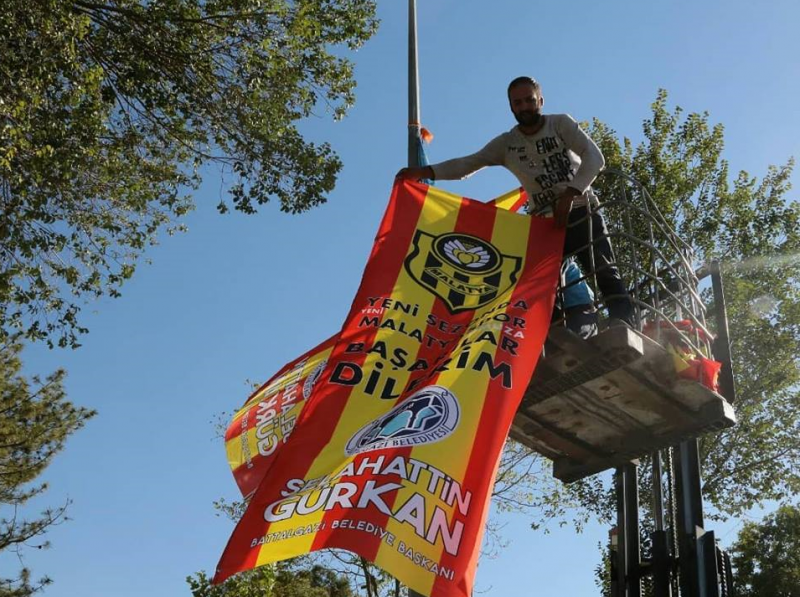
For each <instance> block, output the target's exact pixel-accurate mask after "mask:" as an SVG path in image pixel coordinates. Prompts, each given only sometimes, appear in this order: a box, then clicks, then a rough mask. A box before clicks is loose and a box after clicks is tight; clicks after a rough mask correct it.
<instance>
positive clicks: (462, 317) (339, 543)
mask: <svg viewBox="0 0 800 597" xmlns="http://www.w3.org/2000/svg"><path fill="white" fill-rule="evenodd" d="M496 214H497V211H496V210H494V209H492V210H488V209H486V207H485V204H484V203H483V202H481V201H474V200H471V199H466V198H462V199H461V207H460V208H459V212H458V216H457V217H456V223H455V226H454V227H453V231H454V232H461V233H468V234H472V235H474V236H479V237H482V238H487V239H489V240H491V238H492V231H493V229H494V222H495V218H496ZM403 258H405V253H404V254H403ZM365 277H366V276H365ZM362 304H363V303H362ZM431 314H433V315H434V316H435V317H436V320H437V321H438V320H446V321H449V322H451V323H453V324H456V325H463V326H464V329H466V327H467V326H468V325H469V323H470V321H471V320H472V318H473V316H474V314H475V312H474V311H463V312H461V313H458V314H456V315H453V314H451V313H450V310H449V309H448V308H447V306H446V305H445V303H444V301H443V300H442V299H440V298H438V297H436V299H435V300H434V302H433V305H432V308H431ZM348 319H349V318H348ZM435 329H436V327H435V325H430V324H428V325H427V326H426V328H425V334H426V336H427V335H431V334H432V332H433V331H435ZM453 342H454V343H457V342H458V339H456V338H454V339H453ZM437 352H438V351H437V347H436V346H433V345H429V346H426V345H425V343H422V344H421V345H420V349H419V350H418V351H417V355H416V357H415V358H417V359H420V358H422V359H425V360H426V361H429V362H430V361H432V360H433V356H434V355H436V353H437ZM425 373H428V372H425V371H423V372H421V374H420V375H418V376H417V377H416V379H419V378H420V377H423V376H424V375H425ZM438 377H439V375H438V374H437V375H436V376H435V377H434V378H431V379H430V380H429V381H428V382H427V383H426V384H425V385H432V384H435V383H436V379H438ZM412 379H415V378H414V377H413V376H412V377H411V378H410V379H409V383H410V382H411V380H412ZM420 387H421V386H420ZM412 393H413V392H411V391H405V392H403V395H402V396H401V397H400V398H398V399H397V400H396V401H395V404H397V403H399V402H402V401H403V400H405V399H406V398H407V397H408V396H409V395H410V394H412ZM387 410H388V409H387ZM412 451H413V447H407V448H392V449H386V450H376V451H374V452H372V453H371V454H372V457H373V458H377V457H378V456H380V455H383V456H384V463H386V464H388V463H389V462H391V461H392V460H393V459H394V458H396V457H398V456H402V457H403V458H408V457H409V456H411V453H412ZM384 476H385V475H384ZM362 478H364V477H363V476H362ZM373 478H374V479H378V475H370V477H369V479H373ZM397 480H398V482H399V481H401V480H402V479H400V477H399V476H398V479H397ZM396 499H397V492H394V493H393V494H392V495H390V496H387V497H386V498H385V500H384V501H385V502H386V503H387V505H388V506H389V508H390V509H391V508H392V507H393V506H394V502H395V500H396ZM338 518H341V513H340V512H337V511H336V510H330V511H329V512H328V513H326V514H325V516H324V518H323V520H325V521H326V522H327V523H328V524H326V525H325V528H324V529H323V530H320V531H318V532H317V533H316V535H315V537H314V543H313V546H312V550H316V549H321V548H323V547H337V548H340V549H347V550H350V551H353V552H356V553H358V554H360V555H361V556H363V557H364V558H366V559H367V560H369V561H374V560H375V558H376V557H377V555H378V550H379V549H380V546H381V539H380V538H379V537H373V538H371V539H370V540H369V544H366V543H365V539H364V536H363V533H360V532H350V533H345V532H343V530H342V529H336V530H333V529H332V528H331V524H330V521H331V520H335V519H338ZM359 520H364V521H366V522H369V523H372V524H374V525H375V526H376V527H380V528H385V527H386V525H387V523H388V520H389V516H388V515H386V514H382V513H380V512H378V511H377V510H366V511H363V512H360V513H359Z"/></svg>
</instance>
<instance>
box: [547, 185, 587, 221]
mask: <svg viewBox="0 0 800 597" xmlns="http://www.w3.org/2000/svg"><path fill="white" fill-rule="evenodd" d="M580 195H581V193H580V191H578V189H573V188H572V187H567V189H566V190H565V191H564V192H563V193H562V194H561V197H559V198H558V201H556V205H555V209H553V219H555V221H556V226H558V227H559V228H566V226H567V222H568V221H569V212H570V211H571V210H572V202H573V201H575V198H576V197H580Z"/></svg>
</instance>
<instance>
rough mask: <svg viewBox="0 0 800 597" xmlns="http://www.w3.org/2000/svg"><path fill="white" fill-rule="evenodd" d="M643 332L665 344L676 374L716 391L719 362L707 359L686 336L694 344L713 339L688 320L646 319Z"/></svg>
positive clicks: (705, 354)
mask: <svg viewBox="0 0 800 597" xmlns="http://www.w3.org/2000/svg"><path fill="white" fill-rule="evenodd" d="M643 332H644V333H645V334H646V335H648V336H649V337H651V338H653V339H654V340H656V341H657V342H659V343H660V344H661V345H662V346H664V347H665V348H666V349H667V351H668V352H669V353H670V354H671V355H672V359H673V363H674V364H675V371H676V373H677V374H678V377H681V378H683V379H691V380H693V381H696V382H698V383H701V384H703V385H704V386H706V387H707V388H709V389H711V390H713V391H715V392H719V372H720V369H721V368H722V363H720V362H719V361H715V360H713V359H711V358H709V357H710V356H711V355H709V354H707V353H704V352H701V351H698V350H697V349H696V348H694V347H693V346H692V345H691V344H690V343H689V342H687V340H686V338H694V339H695V341H694V344H699V345H704V344H708V343H710V342H711V340H712V338H710V337H709V336H708V334H706V333H705V332H704V331H703V330H702V329H700V328H698V327H697V326H695V325H694V324H693V323H692V322H691V321H690V320H688V319H682V320H680V321H674V322H667V321H660V322H659V325H658V326H656V324H655V322H649V323H647V325H645V326H644V330H643Z"/></svg>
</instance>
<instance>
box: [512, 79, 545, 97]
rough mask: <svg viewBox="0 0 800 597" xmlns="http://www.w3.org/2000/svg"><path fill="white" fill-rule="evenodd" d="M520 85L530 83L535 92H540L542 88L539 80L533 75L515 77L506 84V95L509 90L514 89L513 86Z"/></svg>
mask: <svg viewBox="0 0 800 597" xmlns="http://www.w3.org/2000/svg"><path fill="white" fill-rule="evenodd" d="M520 85H530V86H531V87H533V90H534V91H536V92H540V91H541V89H542V86H541V85H539V82H538V81H537V80H536V79H534V78H533V77H517V78H516V79H514V80H513V81H511V83H509V84H508V90H507V91H506V95H508V94H509V93H511V90H512V89H514V87H519V86H520Z"/></svg>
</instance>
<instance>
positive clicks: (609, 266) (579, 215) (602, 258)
mask: <svg viewBox="0 0 800 597" xmlns="http://www.w3.org/2000/svg"><path fill="white" fill-rule="evenodd" d="M588 215H589V210H588V209H587V208H586V207H576V208H574V209H573V210H572V211H571V212H570V213H569V223H568V224H567V234H566V236H565V238H564V255H565V256H566V255H568V254H571V253H574V254H575V256H576V257H577V259H578V262H579V263H580V265H581V268H582V269H583V272H584V273H585V274H591V272H592V271H594V273H595V276H596V279H597V286H598V290H599V291H600V294H602V295H603V300H604V301H605V304H606V307H608V314H609V316H610V317H612V318H614V319H621V320H622V321H624V322H626V323H628V324H630V325H631V326H634V325H635V318H634V314H633V304H632V303H631V299H630V295H629V294H628V291H627V289H626V288H625V283H624V282H623V281H622V276H620V275H619V270H618V269H617V266H616V262H615V260H614V251H613V249H612V248H611V241H610V240H609V238H608V229H607V228H606V223H605V220H604V219H603V216H602V214H600V213H598V212H592V214H591V216H590V217H587V216H588ZM590 231H591V237H590V235H589V232H590ZM590 238H591V239H592V245H589V239H590ZM592 254H594V259H592Z"/></svg>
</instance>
